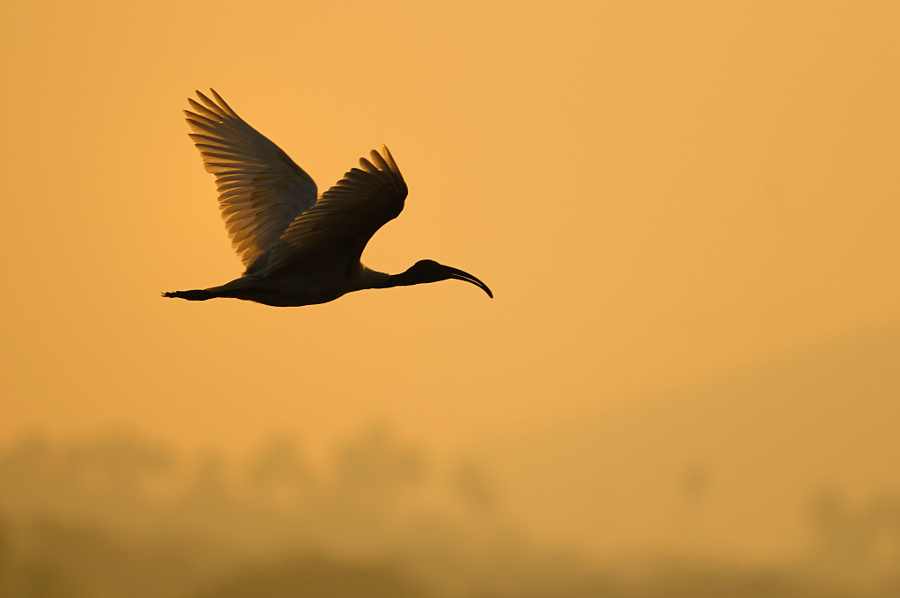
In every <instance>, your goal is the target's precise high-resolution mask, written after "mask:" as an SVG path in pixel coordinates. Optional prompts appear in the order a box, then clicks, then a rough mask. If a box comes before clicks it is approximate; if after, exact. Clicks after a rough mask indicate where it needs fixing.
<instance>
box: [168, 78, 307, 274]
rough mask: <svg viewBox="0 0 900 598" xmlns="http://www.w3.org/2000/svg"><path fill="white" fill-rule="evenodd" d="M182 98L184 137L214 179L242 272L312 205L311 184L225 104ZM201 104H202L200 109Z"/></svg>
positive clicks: (216, 98)
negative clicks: (186, 127)
mask: <svg viewBox="0 0 900 598" xmlns="http://www.w3.org/2000/svg"><path fill="white" fill-rule="evenodd" d="M210 92H211V95H212V99H211V98H209V97H207V96H206V95H204V94H202V93H201V92H199V91H198V92H197V97H198V98H199V99H200V101H199V102H198V101H196V100H194V99H193V98H188V103H189V104H190V107H191V110H193V111H191V110H185V111H184V113H185V117H186V119H187V122H188V125H189V126H190V127H191V130H192V131H193V133H190V134H189V136H190V138H191V140H192V141H193V142H194V145H195V146H196V147H197V149H198V150H199V151H200V155H201V157H202V158H203V165H204V167H205V168H206V170H207V172H211V173H212V174H214V175H216V187H217V189H218V191H219V208H220V210H221V212H222V217H223V218H224V220H225V227H226V228H227V230H228V236H229V237H230V239H231V244H232V247H233V248H234V250H235V252H237V254H238V257H240V258H241V261H242V262H243V263H244V266H246V267H247V268H248V269H249V268H250V266H251V265H252V264H253V262H254V261H255V260H256V259H257V258H258V257H259V256H260V255H262V254H264V253H266V252H267V251H269V250H271V249H272V248H273V247H274V246H275V245H276V244H277V243H278V242H279V239H280V238H281V236H282V234H283V233H284V232H285V230H286V229H287V228H288V226H290V224H291V222H293V221H294V220H295V219H296V218H297V216H299V215H300V214H302V213H303V212H305V211H306V210H308V209H309V208H311V207H312V206H313V205H315V203H316V194H317V190H316V184H315V182H314V181H313V180H312V179H311V178H310V176H309V175H308V174H306V173H305V172H304V171H303V169H301V168H300V167H299V166H297V165H296V164H295V163H294V161H293V160H291V159H290V157H288V155H287V154H286V153H284V152H283V151H282V150H281V148H279V147H278V146H277V145H275V144H274V143H272V141H270V140H269V139H268V138H267V137H265V136H264V135H263V134H261V133H260V132H259V131H257V130H256V129H254V128H253V127H251V126H250V125H249V124H247V123H246V122H245V121H244V120H243V119H242V118H241V117H240V116H238V115H237V113H236V112H235V111H234V110H232V109H231V107H230V106H229V105H228V104H226V103H225V100H223V99H222V97H221V96H220V95H219V94H217V93H216V92H215V90H212V89H211V90H210ZM201 102H202V103H201Z"/></svg>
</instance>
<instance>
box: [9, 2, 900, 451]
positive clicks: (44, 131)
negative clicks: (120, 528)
mask: <svg viewBox="0 0 900 598" xmlns="http://www.w3.org/2000/svg"><path fill="white" fill-rule="evenodd" d="M3 15H4V16H3V18H2V19H0V61H2V73H3V85H2V86H0V130H2V132H3V139H2V142H0V152H2V166H0V169H2V173H3V180H4V182H5V185H4V191H3V204H4V215H5V219H6V226H5V227H4V233H3V235H2V237H0V247H2V252H3V255H5V256H6V259H5V263H4V274H3V284H2V285H0V288H2V289H3V292H2V293H0V314H2V315H0V338H2V342H0V352H2V354H0V360H2V361H0V363H2V366H0V444H4V445H5V444H8V443H9V442H12V441H14V440H15V439H16V438H19V437H20V436H22V435H23V434H27V433H29V432H30V431H34V430H44V431H48V432H50V433H52V434H57V435H62V436H66V435H76V434H85V433H93V432H96V431H99V430H104V429H108V428H110V427H120V426H121V427H126V428H129V429H133V430H137V431H139V432H142V433H146V434H148V435H151V436H154V437H159V438H162V439H165V440H167V441H170V442H173V443H176V444H178V445H181V446H183V447H185V448H187V449H190V450H202V449H204V447H208V446H216V447H225V448H226V449H228V450H234V451H242V450H244V449H246V448H247V447H251V446H254V445H256V444H257V443H258V442H260V440H261V439H263V438H265V437H267V436H268V435H270V434H272V433H278V432H289V433H296V434H297V435H298V436H299V437H300V438H301V439H302V442H303V443H304V446H305V447H306V449H307V450H308V451H309V452H310V453H311V454H312V455H314V456H315V455H321V454H324V453H325V452H327V451H328V450H330V447H331V446H332V445H333V444H334V443H335V442H336V441H338V440H340V439H342V438H344V437H346V436H347V435H348V434H351V433H353V432H355V431H356V430H358V429H360V428H361V427H364V426H366V425H368V424H369V423H371V422H379V421H381V422H387V423H388V424H389V425H391V426H392V427H394V428H395V429H396V430H397V431H398V432H399V433H400V434H401V435H403V436H404V437H406V438H409V439H411V440H412V441H414V442H416V443H418V444H420V445H422V446H424V447H427V448H428V449H429V450H432V451H435V452H437V453H439V454H440V453H443V454H448V453H454V452H457V451H460V450H464V449H465V448H466V447H467V446H469V445H471V444H472V443H476V442H478V441H480V440H482V439H485V438H492V437H497V436H502V435H512V434H518V433H522V432H524V431H527V430H530V429H535V428H538V427H540V426H542V425H544V424H546V423H547V422H551V421H561V420H566V419H573V418H578V417H581V416H584V415H588V414H590V415H596V414H598V413H602V412H603V411H604V410H606V409H608V408H610V407H611V406H613V405H617V404H622V403H623V402H627V401H636V400H639V399H640V397H643V396H647V395H649V394H652V393H658V392H661V391H665V390H667V389H673V388H679V387H683V386H687V385H691V384H695V383H698V382H700V381H703V380H705V379H708V378H710V377H713V376H716V375H719V374H721V373H722V372H727V371H730V370H734V369H737V368H742V367H745V366H746V365H747V364H752V363H756V362H760V361H764V360H766V359H768V358H770V357H771V356H773V355H784V354H792V353H795V352H798V351H803V350H805V349H806V348H809V347H816V346H818V345H820V344H822V343H831V342H835V341H836V339H837V340H838V341H839V340H840V339H842V338H850V337H854V336H855V335H859V334H867V333H869V332H873V331H879V332H884V331H897V332H898V334H900V282H898V281H900V243H898V232H900V168H898V164H900V163H898V159H900V117H898V109H900V77H898V73H900V36H898V34H897V33H898V31H900V5H898V4H897V3H895V2H820V1H815V2H744V3H723V2H684V3H672V2H646V3H639V2H594V1H592V2H563V3H560V2H490V3H485V2H480V1H479V2H474V1H473V2H469V1H460V2H452V3H428V2H425V3H423V2H384V3H372V2H365V3H364V2H343V1H336V2H269V3H249V2H232V1H230V0H223V1H218V2H201V1H198V2H187V3H186V2H168V1H154V2H140V3H122V2H112V1H99V2H93V1H86V2H55V1H52V0H51V1H50V2H43V3H7V6H5V7H4V9H3ZM209 87H213V88H215V89H216V91H218V92H219V93H220V94H221V95H222V96H223V97H224V98H225V99H226V100H227V101H228V102H229V104H230V105H231V106H232V108H234V109H235V110H236V111H237V113H238V114H240V115H241V116H242V117H243V118H244V119H246V120H247V121H248V122H249V123H250V124H251V125H253V126H254V127H256V128H257V129H258V130H259V131H260V132H262V133H263V134H265V135H266V136H268V137H269V138H270V139H272V140H273V141H274V142H275V143H277V144H278V145H279V146H280V147H281V148H282V149H283V150H284V151H286V152H287V153H288V154H289V155H290V156H291V157H292V158H293V159H294V161H295V162H297V163H298V164H299V165H301V166H302V167H303V168H304V169H305V170H306V171H307V172H308V173H309V174H310V175H311V176H312V177H313V178H314V179H315V180H316V182H317V184H318V186H319V191H320V192H321V191H324V190H325V189H327V188H328V187H329V186H330V185H331V184H333V183H334V182H336V181H337V180H338V179H339V178H340V176H341V175H342V174H343V173H344V172H345V171H346V170H348V169H349V168H350V167H352V166H355V165H356V162H357V160H358V158H359V157H360V156H363V155H366V154H367V153H368V152H369V150H371V149H373V148H377V147H380V145H381V144H382V143H384V144H387V145H388V147H390V149H391V151H392V152H393V154H394V157H395V158H396V160H397V163H398V164H399V166H400V169H401V171H402V173H403V174H404V177H405V179H406V181H407V183H408V185H409V189H410V195H409V198H408V200H407V202H406V209H405V211H404V212H403V214H402V215H401V216H400V217H399V218H398V219H397V220H396V221H393V222H391V223H390V224H388V225H387V226H385V227H384V228H383V229H382V230H381V231H380V232H379V233H378V234H377V235H376V236H375V237H374V238H373V240H372V242H371V244H370V245H369V247H368V249H367V250H366V252H365V253H364V255H363V261H364V263H366V264H367V265H368V266H370V267H372V268H375V269H378V270H382V271H387V272H400V271H402V270H405V269H406V268H407V267H408V266H410V265H411V264H412V263H413V262H415V261H417V260H419V259H423V258H431V259H435V260H438V261H440V262H441V263H445V264H448V265H451V266H455V267H458V268H462V269H464V270H466V271H468V272H471V273H472V274H474V275H476V276H478V277H479V278H481V279H482V280H484V281H485V282H486V283H487V284H488V285H489V286H490V287H491V289H492V290H493V291H494V293H495V299H493V300H490V299H488V298H487V297H486V296H485V295H484V293H482V292H481V291H479V290H478V289H477V288H474V287H472V286H471V285H465V284H461V283H458V282H443V283H438V284H433V285H423V286H418V287H411V288H398V289H390V290H379V291H365V292H360V293H354V294H352V295H350V296H346V297H344V298H341V299H339V300H337V301H335V302H333V303H330V304H325V305H320V306H311V307H303V308H281V309H279V308H271V307H265V306H261V305H257V304H252V303H246V302H239V301H234V300H216V301H210V302H206V303H189V302H185V301H175V300H169V299H163V298H161V297H160V293H161V292H162V291H172V290H181V289H189V288H203V287H207V286H213V285H218V284H222V283H224V282H227V281H229V280H231V279H232V278H235V277H237V276H238V275H239V274H240V273H241V271H242V267H241V265H240V262H239V261H238V259H237V258H236V256H235V255H234V253H233V252H232V250H231V248H230V244H229V242H228V238H227V235H226V233H225V228H224V226H223V223H222V221H221V218H220V217H219V213H218V208H217V203H216V191H215V185H214V181H213V177H212V176H211V175H209V174H208V173H206V172H204V170H203V167H202V164H201V161H200V157H199V155H198V153H197V151H196V149H195V148H194V147H193V145H192V144H191V141H190V139H189V138H188V136H187V133H188V127H187V125H186V124H185V122H184V119H183V116H182V113H181V110H182V109H184V108H187V107H188V105H187V99H186V98H187V97H188V96H190V95H192V94H193V92H194V90H195V89H201V90H204V91H205V90H206V89H208V88H209Z"/></svg>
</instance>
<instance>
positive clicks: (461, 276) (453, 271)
mask: <svg viewBox="0 0 900 598" xmlns="http://www.w3.org/2000/svg"><path fill="white" fill-rule="evenodd" d="M447 270H448V271H449V273H450V278H455V279H456V280H465V281H466V282H471V283H472V284H474V285H475V286H476V287H480V288H481V290H482V291H484V292H485V293H487V294H488V297H490V298H491V299H493V298H494V294H493V293H492V292H491V290H490V289H489V288H488V286H487V285H486V284H484V283H483V282H481V281H480V280H478V279H477V278H476V277H474V276H472V275H471V274H469V273H468V272H463V271H462V270H459V269H457V268H450V267H448V268H447Z"/></svg>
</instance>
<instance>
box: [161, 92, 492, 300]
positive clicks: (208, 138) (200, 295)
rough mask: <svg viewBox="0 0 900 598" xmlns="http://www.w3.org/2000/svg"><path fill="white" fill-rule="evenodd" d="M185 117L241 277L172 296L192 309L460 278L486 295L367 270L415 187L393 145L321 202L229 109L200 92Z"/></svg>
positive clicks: (426, 270)
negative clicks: (374, 245)
mask: <svg viewBox="0 0 900 598" xmlns="http://www.w3.org/2000/svg"><path fill="white" fill-rule="evenodd" d="M197 95H198V96H199V98H200V100H201V101H202V102H203V104H200V103H198V102H196V101H194V100H193V99H191V100H189V102H190V104H191V107H192V108H193V110H194V112H191V111H187V110H186V111H185V114H186V115H187V121H188V124H189V125H190V126H191V129H192V130H193V131H194V132H193V133H192V134H191V138H192V139H193V140H194V143H195V145H196V146H197V148H198V149H199V150H200V154H201V156H202V157H203V162H204V165H205V166H206V169H207V170H208V171H209V172H212V173H213V174H215V175H216V183H217V185H218V188H219V207H220V209H221V211H222V216H223V218H224V219H225V224H226V227H227V229H228V232H229V235H230V236H231V241H232V245H233V246H234V249H235V251H237V253H238V255H239V256H240V257H241V259H242V260H243V262H244V265H245V266H246V271H245V272H244V274H243V276H241V277H240V278H237V279H235V280H232V281H231V282H229V283H227V284H224V285H221V286H218V287H211V288H207V289H196V290H192V291H175V292H171V293H164V296H166V297H179V298H182V299H188V300H190V301H205V300H207V299H214V298H217V297H230V298H234V299H243V300H246V301H255V302H257V303H263V304H266V305H272V306H276V307H290V306H300V305H312V304H316V303H326V302H328V301H333V300H334V299H337V298H338V297H340V296H342V295H345V294H347V293H350V292H352V291H358V290H362V289H374V288H387V287H394V286H408V285H414V284H421V283H425V282H436V281H438V280H447V279H451V278H455V279H458V280H465V281H467V282H470V283H472V284H474V285H476V286H478V287H480V288H482V289H483V290H484V291H485V292H486V293H487V294H488V295H489V296H491V297H493V295H492V294H491V291H490V289H488V287H487V285H485V284H484V283H483V282H481V281H480V280H478V279H477V278H475V277H474V276H472V275H471V274H468V273H466V272H463V271H462V270H457V269H455V268H450V267H449V266H443V265H441V264H438V263H437V262H434V261H431V260H422V261H420V262H417V263H416V264H415V265H413V266H412V267H411V268H410V269H408V270H407V271H406V272H403V273H401V274H394V275H391V274H385V273H383V272H377V271H375V270H371V269H369V268H367V267H365V266H364V265H362V263H361V262H360V257H361V256H362V252H363V249H365V246H366V244H367V243H368V242H369V239H370V238H371V237H372V235H373V234H375V232H376V231H377V230H378V229H379V228H381V227H382V226H383V225H384V224H385V223H387V222H388V221H390V220H392V219H394V218H396V217H397V216H398V215H400V212H401V211H402V210H403V205H404V202H405V200H406V195H407V187H406V183H405V182H404V180H403V176H402V175H401V174H400V170H399V169H398V168H397V163H396V162H394V158H393V156H391V153H390V152H389V151H388V149H387V148H386V147H382V150H381V153H379V152H377V151H372V152H371V160H367V159H365V158H361V159H360V168H353V169H352V170H350V171H349V172H347V173H346V174H345V175H344V177H343V178H342V179H341V180H340V181H338V183H337V184H335V185H334V186H333V187H331V188H330V189H328V191H326V192H325V193H323V194H322V196H321V197H319V198H317V196H316V193H317V191H316V185H315V183H314V182H313V180H312V179H311V178H310V177H309V175H307V174H306V173H305V172H304V171H303V170H302V169H301V168H300V167H299V166H297V165H296V164H295V163H294V162H293V161H292V160H291V159H290V158H289V157H288V155H287V154H285V153H284V152H283V151H282V150H281V149H279V148H278V146H276V145H275V144H274V143H272V142H271V141H270V140H269V139H267V138H266V137H265V136H263V135H262V134H260V133H259V132H257V131H256V130H255V129H254V128H253V127H251V126H250V125H248V124H247V123H246V122H244V120H243V119H241V118H240V117H239V116H238V115H237V114H236V113H235V112H234V111H233V110H232V109H231V108H230V107H229V106H228V104H226V103H225V101H224V100H223V99H222V98H221V97H220V96H219V95H218V94H216V92H215V91H213V92H212V96H213V98H214V99H215V101H213V100H212V99H210V98H208V97H206V96H205V95H203V94H202V93H200V92H197Z"/></svg>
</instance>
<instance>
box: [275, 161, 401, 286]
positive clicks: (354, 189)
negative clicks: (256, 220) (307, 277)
mask: <svg viewBox="0 0 900 598" xmlns="http://www.w3.org/2000/svg"><path fill="white" fill-rule="evenodd" d="M381 152H382V153H378V152H377V151H375V150H372V153H371V160H372V161H371V162H370V161H369V160H366V159H365V158H360V159H359V166H360V168H353V169H351V170H350V171H349V172H348V173H347V174H345V175H344V178H342V179H341V180H340V181H338V183H337V184H336V185H334V186H333V187H332V188H331V189H329V190H328V191H326V192H325V193H323V194H322V197H321V198H320V199H319V202H318V203H317V204H316V205H315V206H313V207H312V208H310V209H309V210H308V211H306V212H303V213H302V214H300V215H299V216H298V217H297V218H296V220H294V222H293V223H291V225H290V227H288V229H287V230H286V231H285V232H284V235H282V237H281V240H280V241H279V242H278V244H277V245H276V246H275V248H274V249H273V250H272V255H271V257H270V258H269V264H268V271H267V272H268V273H269V274H271V273H273V272H277V271H279V270H286V269H290V268H292V267H293V268H301V269H302V268H303V267H304V266H305V264H306V263H309V262H308V260H317V259H319V257H320V256H322V255H323V254H326V253H328V252H336V251H346V252H347V255H348V257H349V258H350V259H356V260H358V259H359V257H360V256H361V255H362V251H363V249H365V247H366V243H368V242H369V239H371V238H372V235H374V234H375V231H377V230H378V229H379V228H381V227H382V226H383V225H384V224H385V223H387V222H388V221H390V220H393V219H394V218H396V217H397V216H399V215H400V212H401V211H402V210H403V204H404V200H405V199H406V195H407V193H408V190H407V188H406V182H405V181H404V180H403V176H402V175H401V174H400V169H399V168H397V163H396V162H395V161H394V157H393V156H391V152H390V151H388V148H387V147H385V146H382V147H381Z"/></svg>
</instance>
